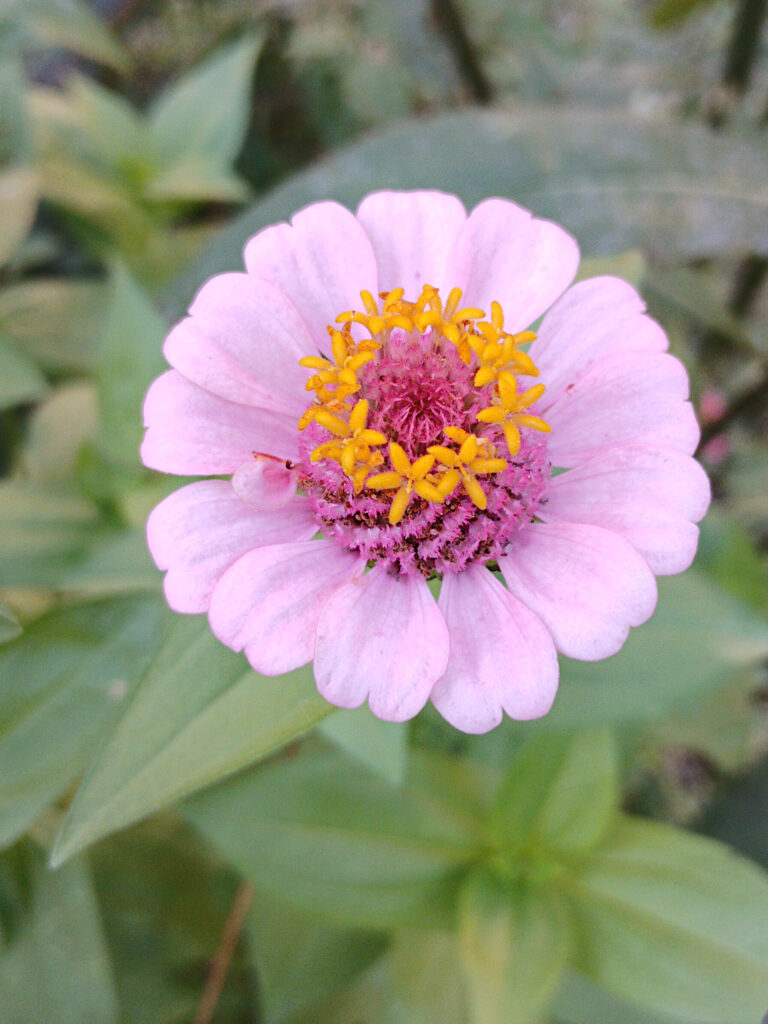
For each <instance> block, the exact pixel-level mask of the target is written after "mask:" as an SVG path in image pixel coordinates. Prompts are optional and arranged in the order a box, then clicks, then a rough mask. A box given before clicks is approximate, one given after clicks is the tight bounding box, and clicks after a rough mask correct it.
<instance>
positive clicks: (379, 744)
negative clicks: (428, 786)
mask: <svg viewBox="0 0 768 1024" xmlns="http://www.w3.org/2000/svg"><path fill="white" fill-rule="evenodd" d="M320 731H321V732H322V733H323V735H325V736H327V737H328V739H330V740H333V742H334V743H336V744H337V745H338V746H339V747H340V748H341V749H342V750H344V751H345V752H346V753H347V754H351V756H352V757H354V758H356V760H358V761H359V762H360V763H361V764H364V765H365V766H366V767H367V768H370V769H371V770H372V771H374V772H376V774H377V775H380V776H381V777H382V778H383V779H385V780H386V781H387V782H391V783H392V785H393V786H398V785H400V783H401V782H402V781H403V779H404V778H405V769H406V765H407V761H408V726H407V724H406V723H405V722H382V720H381V719H380V718H377V717H376V716H375V715H374V714H373V713H372V712H371V711H370V710H369V709H368V707H367V706H365V705H363V706H362V707H360V708H355V709H354V710H353V711H346V710H340V711H335V712H334V714H332V715H331V716H330V718H326V720H325V721H324V722H323V723H322V724H321V725H320Z"/></svg>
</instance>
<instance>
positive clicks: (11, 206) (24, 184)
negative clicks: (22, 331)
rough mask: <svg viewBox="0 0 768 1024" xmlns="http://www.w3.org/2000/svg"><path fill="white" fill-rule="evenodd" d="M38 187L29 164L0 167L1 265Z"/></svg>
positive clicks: (30, 216)
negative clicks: (0, 212)
mask: <svg viewBox="0 0 768 1024" xmlns="http://www.w3.org/2000/svg"><path fill="white" fill-rule="evenodd" d="M1 86H2V78H0V87H1ZM38 189H39V180H38V176H37V174H36V173H35V172H34V171H32V170H29V169H28V168H26V167H15V168H8V169H4V170H2V171H0V210H1V211H2V216H3V230H2V232H0V267H2V266H3V265H4V264H5V263H7V262H8V260H9V259H10V258H11V257H12V256H13V254H14V253H15V252H16V250H17V249H18V248H19V246H20V245H21V243H22V242H23V241H24V239H25V238H26V237H27V235H28V234H29V231H30V228H31V227H32V221H33V220H34V219H35V211H36V210H37V196H38ZM0 380H2V374H1V373H0Z"/></svg>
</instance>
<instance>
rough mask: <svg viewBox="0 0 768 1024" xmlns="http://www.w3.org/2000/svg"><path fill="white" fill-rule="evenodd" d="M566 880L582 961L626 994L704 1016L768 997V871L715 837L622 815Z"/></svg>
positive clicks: (754, 1015)
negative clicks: (766, 925)
mask: <svg viewBox="0 0 768 1024" xmlns="http://www.w3.org/2000/svg"><path fill="white" fill-rule="evenodd" d="M565 884H566V885H567V886H568V889H569V891H570V894H571V896H572V898H573V900H574V901H575V904H574V906H575V921H576V926H577V928H578V931H579V936H580V939H579V944H578V966H579V968H580V969H581V970H583V971H584V973H585V974H587V975H588V976H590V977H591V978H593V979H594V980H595V981H597V982H598V983H599V984H601V985H605V986H606V988H609V989H613V990H614V991H615V992H617V993H618V994H619V995H622V996H624V997H625V998H627V999H630V1000H633V1001H635V1002H637V1003H640V1004H644V1005H647V1006H649V1007H651V1008H653V1009H657V1010H660V1011H662V1012H667V1013H671V1014H678V1015H680V1016H682V1017H684V1018H686V1019H688V1020H693V1021H696V1022H699V1021H706V1022H707V1024H754V1022H755V1021H758V1020H761V1019H762V1016H763V1014H764V1013H765V1010H766V1006H767V1005H768V929H766V927H765V922H766V921H768V875H766V873H765V872H763V871H762V870H761V869H759V868H758V867H757V866H756V865H754V864H752V863H751V862H750V861H747V860H745V859H744V858H742V857H739V856H737V855H736V854H734V853H733V852H732V851H730V850H729V849H728V848H727V847H725V846H722V845H720V844H719V843H716V842H714V841H712V840H710V839H704V838H702V837H700V836H694V835H691V834H688V833H685V832H682V831H681V830H679V829H675V828H671V827H670V826H668V825H662V824H659V823H657V822H651V821H640V820H632V819H630V818H625V819H623V820H621V821H620V823H619V824H618V826H617V828H616V829H615V831H614V833H613V834H612V835H611V837H610V838H609V840H608V841H607V842H606V844H605V845H604V846H603V847H602V848H601V849H599V850H598V851H597V852H596V853H594V854H593V856H592V858H591V859H590V861H589V862H588V864H587V865H586V866H585V867H584V869H583V870H582V871H581V872H580V873H579V874H578V875H577V876H576V877H571V878H569V879H568V880H567V881H566V882H565Z"/></svg>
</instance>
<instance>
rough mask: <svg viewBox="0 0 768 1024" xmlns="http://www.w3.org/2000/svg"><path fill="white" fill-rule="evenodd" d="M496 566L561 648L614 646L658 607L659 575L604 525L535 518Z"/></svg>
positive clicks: (576, 653)
mask: <svg viewBox="0 0 768 1024" xmlns="http://www.w3.org/2000/svg"><path fill="white" fill-rule="evenodd" d="M499 566H500V568H501V571H502V572H503V574H504V579H505V580H506V582H507V586H508V587H509V589H510V590H511V592H512V593H513V594H514V595H515V596H516V597H518V598H519V599H520V600H521V601H522V602H523V604H525V605H526V606H527V607H528V608H530V609H531V611H533V612H535V613H536V615H538V616H539V617H540V618H541V619H542V620H543V621H544V623H545V624H546V626H547V628H548V629H549V631H550V633H551V634H552V637H553V639H554V641H555V645H556V646H557V649H558V650H559V651H562V653H563V654H567V655H568V657H570V658H580V659H581V660H582V661H598V660H599V659H600V658H607V657H609V656H610V655H611V654H615V653H616V651H618V650H619V649H620V648H621V647H622V645H623V644H624V641H625V640H626V639H627V635H628V633H629V630H630V627H631V626H639V625H640V624H641V623H643V622H645V621H646V620H647V619H648V618H650V616H651V615H652V614H653V609H654V608H655V607H656V580H655V578H654V576H653V573H652V572H651V571H650V569H649V568H648V565H647V563H646V562H645V560H644V559H643V558H641V556H640V555H639V554H638V553H637V551H635V549H634V548H633V547H632V545H631V544H630V543H629V542H628V541H626V540H624V538H623V537H620V536H619V535H618V534H616V533H613V532H611V531H610V530H605V529H603V528H602V527H600V526H584V525H581V524H578V525H574V524H572V523H535V524H533V525H531V526H528V527H526V528H525V529H522V530H520V532H519V533H518V534H517V536H516V537H515V540H514V541H513V543H512V544H510V546H509V550H508V554H507V555H506V556H503V557H502V558H500V559H499Z"/></svg>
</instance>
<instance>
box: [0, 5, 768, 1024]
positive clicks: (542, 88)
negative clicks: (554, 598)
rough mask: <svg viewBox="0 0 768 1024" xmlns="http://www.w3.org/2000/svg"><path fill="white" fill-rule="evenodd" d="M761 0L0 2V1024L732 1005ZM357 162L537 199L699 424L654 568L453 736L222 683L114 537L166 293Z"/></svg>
mask: <svg viewBox="0 0 768 1024" xmlns="http://www.w3.org/2000/svg"><path fill="white" fill-rule="evenodd" d="M766 6H767V5H766V4H765V3H764V2H758V0H740V2H739V3H728V2H715V0H710V2H709V3H705V2H702V0H699V2H696V0H693V2H690V0H674V2H673V0H661V2H659V3H655V4H639V3H638V4H631V5H626V4H619V3H617V2H614V0H589V2H587V3H579V4H576V3H568V2H567V0H565V2H551V3H545V4H542V3H538V2H537V3H534V2H533V0H531V2H530V3H528V2H525V3H520V4H508V3H505V2H502V0H388V2H386V3H382V2H380V0H344V2H342V0H334V2H331V3H328V2H323V3H321V2H319V0H318V2H312V0H299V2H294V3H291V4H287V3H285V4H282V3H267V2H264V3H260V4H254V3H252V2H247V3H245V2H242V0H219V2H216V3H214V2H212V0H211V2H207V0H204V2H192V0H174V2H172V0H155V2H146V0H143V2H142V0H139V2H135V0H134V2H129V0H113V2H107V0H103V2H101V3H98V4H97V3H93V4H92V5H89V4H86V3H84V2H82V0H79V2H75V0H66V2H65V0H23V2H22V0H17V2H12V0H8V2H6V3H4V4H2V5H1V6H0V94H1V95H2V96H3V103H2V106H0V204H1V205H2V212H3V231H2V234H0V473H1V474H2V476H1V477H0V680H2V687H0V779H2V785H1V786H0V847H1V848H2V849H1V850H0V934H1V936H2V938H1V939H0V941H1V942H2V946H3V956H2V959H0V1024H20V1022H27V1021H29V1022H32V1021H34V1022H38V1021H56V1022H62V1024H67V1022H69V1021H72V1022H73V1024H75V1022H77V1024H84V1022H90V1021H93V1022H94V1024H96V1022H98V1024H105V1022H111V1021H115V1022H116V1021H125V1022H128V1024H161V1022H163V1024H170V1022H177V1021H179V1022H180V1021H188V1020H191V1019H193V1017H195V1015H196V1019H197V1020H198V1021H206V1020H216V1021H220V1022H227V1021H228V1022H239V1021H250V1022H264V1024H302V1022H304V1024H309V1022H312V1024H341V1022H345V1024H346V1022H351V1021H354V1022H356V1024H357V1022H359V1024H496V1022H503V1024H527V1022H532V1024H542V1022H548V1024H613V1022H614V1021H615V1022H621V1021H628V1020H631V1021H633V1024H673V1022H675V1021H678V1022H679V1021H691V1022H696V1024H701V1022H705V1021H706V1022H712V1024H715V1022H722V1024H741V1022H743V1024H751V1022H754V1021H757V1020H759V1019H761V1017H762V1015H763V1014H764V1013H765V1011H766V1009H768V966H767V965H768V930H767V929H766V927H765V922H766V920H768V880H767V876H766V874H765V869H766V868H768V827H767V826H766V824H765V822H766V812H767V811H768V766H767V765H768V763H767V762H766V753H767V752H768V719H766V712H765V708H766V703H767V701H768V696H767V694H766V677H765V666H766V659H767V658H768V617H767V613H768V586H767V583H768V576H767V575H766V559H765V551H766V545H768V506H766V502H765V494H766V492H767V491H768V443H767V442H766V425H767V424H766V414H765V398H766V395H767V394H768V341H767V340H766V335H765V314H766V309H767V304H768V298H767V296H768V289H766V288H765V287H764V283H765V276H766V268H767V267H768V193H767V192H766V180H768V178H767V176H766V170H767V169H768V151H767V150H766V136H765V122H766V110H768V71H767V70H766V69H767V68H768V62H766V60H765V55H766V54H765V48H766V34H765V12H766ZM380 187H401V188H408V187H437V188H444V189H447V190H450V191H455V192H457V193H458V194H460V195H461V196H462V198H463V199H464V200H465V201H466V202H467V203H468V204H471V203H473V202H475V201H477V200H479V199H481V198H483V197H484V196H486V195H490V194H499V195H504V196H508V197H510V198H514V199H516V200H517V201H519V202H521V203H523V204H524V205H527V206H529V207H530V208H532V209H534V210H535V212H536V213H537V214H539V215H542V216H549V217H553V218H555V219H557V220H559V221H561V222H562V223H563V224H565V225H566V227H568V228H569V229H570V230H571V231H573V233H574V234H575V235H576V236H577V237H578V238H579V240H580V242H581V244H582V248H583V251H584V254H585V257H586V259H585V265H584V267H583V268H582V271H581V273H582V276H591V275H593V274H596V273H604V272H609V273H617V274H619V275H620V276H623V277H625V278H628V279H630V280H632V281H633V282H634V283H635V284H636V285H637V286H638V287H639V288H640V289H641V291H642V292H643V294H644V296H645V297H646V299H647V301H648V303H649V306H650V309H651V312H652V313H653V315H655V316H657V317H658V318H659V319H660V320H661V321H662V322H663V323H664V325H665V327H666V328H667V330H668V332H669V333H670V336H671V340H672V347H673V349H674V351H675V352H676V353H677V354H678V355H679V356H680V357H681V358H683V359H684V361H685V362H686V364H687V366H688V369H689V372H690V373H691V375H692V378H693V383H694V389H695V397H696V399H697V402H698V406H699V410H700V416H701V419H702V422H703V424H704V438H703V442H702V448H701V456H702V458H703V459H704V460H705V462H706V464H707V466H708V468H709V470H710V472H711V475H712V477H713V481H714V487H715V494H716V502H715V505H714V508H713V511H712V513H711V514H710V516H709V517H708V519H707V521H706V522H705V523H704V526H703V533H702V543H701V549H700V554H699V557H698V558H697V561H696V564H695V566H694V568H693V569H692V570H691V571H690V572H688V573H687V574H685V575H684V576H682V577H680V578H676V577H675V578H669V579H666V580H662V581H661V587H660V603H659V609H658V611H657V613H656V616H655V617H654V619H653V620H652V621H651V622H650V623H649V624H648V625H646V626H645V627H643V628H642V629H640V630H637V631H634V632H633V635H632V636H631V638H630V640H629V642H628V643H627V645H626V647H625V648H624V650H623V651H622V652H621V653H620V654H619V655H616V656H615V657H613V658H611V659H609V660H608V661H606V662H601V663H596V664H582V663H576V662H569V661H567V659H562V662H563V664H562V673H561V674H562V683H561V692H560V695H559V697H558V700H557V703H556V705H555V708H554V710H553V712H552V713H551V714H550V715H549V716H548V717H547V718H546V719H544V720H543V721H541V722H539V723H535V724H534V723H528V724H525V725H518V724H515V723H511V722H507V723H505V724H504V725H503V726H501V727H499V728H498V729H497V730H495V731H494V732H493V733H491V734H489V735H487V736H483V737H467V736H463V735H460V734H458V733H456V732H455V731H454V730H452V729H450V728H449V727H448V726H446V725H445V723H443V722H442V721H441V720H440V719H439V717H438V716H437V715H435V714H432V713H430V712H429V711H426V712H424V713H423V714H422V715H421V716H420V718H419V719H418V720H417V721H415V722H414V723H412V724H410V725H402V726H400V725H392V724H386V723H381V722H379V721H378V720H376V719H374V718H373V717H372V716H371V715H370V714H369V713H368V712H367V711H366V710H364V709H363V710H360V711H356V712H342V711H333V713H332V714H331V711H332V709H331V708H330V707H329V706H328V705H326V704H325V703H324V702H323V701H322V700H321V699H320V698H319V697H318V696H317V694H316V691H315V688H314V685H313V683H312V678H311V671H310V670H309V669H301V670H298V671H297V672H294V673H291V674H290V675H289V676H286V677H283V678H280V679H262V678H259V677H258V676H257V675H256V674H255V673H254V672H253V671H252V670H250V669H249V668H248V666H247V664H246V662H245V660H244V659H243V658H242V657H239V656H236V655H234V654H233V653H232V652H230V651H228V650H227V649H225V648H223V647H222V646H221V645H220V644H218V643H217V642H216V641H215V640H214V639H213V638H212V637H211V636H210V634H209V631H208V629H207V627H206V625H205V624H204V623H202V622H200V621H198V620H197V619H189V618H184V619H180V618H178V617H174V616H173V615H172V614H171V613H170V612H168V611H167V609H166V607H165V603H164V601H163V599H162V595H161V589H160V575H159V573H157V572H156V571H155V569H154V567H153V566H152V565H151V563H150V560H149V558H148V555H147V554H146V550H145V543H144V535H143V524H144V521H145V519H146V514H147V512H148V510H149V509H150V508H151V507H152V506H153V505H154V504H155V503H156V502H157V500H158V498H159V497H161V496H162V495H163V494H164V493H166V492H167V490H169V489H171V488H172V487H174V486H175V484H176V482H175V481H169V482H168V483H167V484H166V481H165V480H164V479H163V478H162V477H160V476H158V475H155V474H150V473H148V472H146V471H145V470H144V469H143V468H142V466H141V465H140V463H139V460H138V455H137V447H138V443H139V439H140V434H141V430H140V409H141V401H142V397H143V394H144V392H145V390H146V387H147V385H148V383H149V382H150V381H151V380H152V379H153V377H154V376H156V375H157V373H158V372H159V371H160V370H161V368H162V366H163V360H162V357H161V353H160V346H161V342H162V338H163V336H164V333H165V331H166V329H167V325H168V324H169V323H170V322H171V321H172V320H173V319H174V318H176V317H178V316H179V315H181V314H182V312H183V310H184V308H185V307H186V305H187V303H188V302H189V300H190V298H191V296H192V294H193V292H194V290H195V289H196V287H198V286H199V284H200V282H202V281H203V280H204V279H205V278H206V277H207V276H209V275H210V274H212V273H215V272H219V271H222V270H225V269H232V268H234V267H237V266H238V265H239V263H240V253H241V248H242V244H243V242H244V240H245V239H246V238H247V237H248V236H249V235H250V234H252V233H253V232H255V231H257V230H258V229H259V228H261V227H263V226H265V225H266V224H269V223H272V222H274V221H276V220H280V219H283V218H285V217H288V216H289V215H290V214H291V213H292V212H293V211H294V210H295V209H297V208H298V207H299V206H301V205H302V204H304V203H307V202H310V201H313V200H315V199H318V198H324V197H334V198H337V199H339V200H341V201H343V202H345V203H347V204H350V205H353V204H354V203H355V202H356V201H357V200H358V199H359V198H360V197H361V196H362V195H364V194H365V193H366V192H369V191H371V190H373V189H375V188H380ZM725 844H728V845H725ZM733 850H736V851H740V852H741V854H744V855H746V856H745V857H742V856H738V855H737V854H736V853H734V852H733ZM747 858H748V859H747ZM51 861H53V862H54V863H55V864H56V865H58V867H57V870H55V871H51V870H50V868H49V864H50V862H51ZM230 939H231V941H230ZM224 974H225V975H226V977H225V983H224V984H223V987H222V986H220V985H219V981H221V980H222V978H223V976H224Z"/></svg>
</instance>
